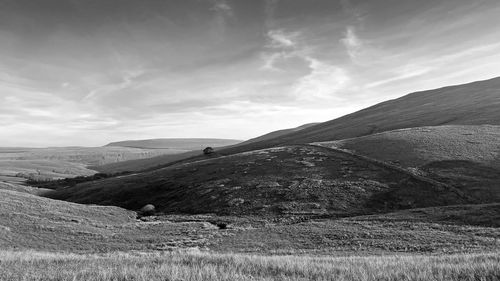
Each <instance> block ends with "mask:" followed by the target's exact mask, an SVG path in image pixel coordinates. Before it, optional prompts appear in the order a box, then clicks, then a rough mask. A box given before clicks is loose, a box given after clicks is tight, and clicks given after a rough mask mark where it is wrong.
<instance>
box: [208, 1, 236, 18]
mask: <svg viewBox="0 0 500 281" xmlns="http://www.w3.org/2000/svg"><path fill="white" fill-rule="evenodd" d="M211 10H212V11H215V12H216V13H217V14H218V15H220V16H223V17H232V16H234V13H233V8H232V7H231V6H229V4H228V3H227V2H226V1H225V0H215V1H214V3H213V6H212V8H211Z"/></svg>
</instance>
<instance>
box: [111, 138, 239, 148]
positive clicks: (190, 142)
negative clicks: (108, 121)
mask: <svg viewBox="0 0 500 281" xmlns="http://www.w3.org/2000/svg"><path fill="white" fill-rule="evenodd" d="M240 142H241V141H240V140H230V139H205V138H181V139H180V138H177V139H174V138H169V139H147V140H127V141H119V142H112V143H109V144H107V145H106V146H107V147H109V146H115V147H133V148H146V149H161V148H163V149H176V150H180V151H190V150H201V149H204V148H205V147H207V146H211V147H221V146H228V145H234V144H237V143H240Z"/></svg>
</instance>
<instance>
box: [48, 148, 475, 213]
mask: <svg viewBox="0 0 500 281" xmlns="http://www.w3.org/2000/svg"><path fill="white" fill-rule="evenodd" d="M49 196H50V197H52V198H57V199H63V200H69V201H73V202H79V203H92V204H103V205H117V206H121V207H125V208H128V209H139V208H141V207H142V206H143V205H145V204H153V205H155V206H156V207H157V209H158V210H160V211H162V212H166V213H172V212H173V213H217V214H234V215H241V214H259V215H276V214H306V215H311V214H313V215H339V216H345V215H352V214H361V213H369V212H378V211H386V210H390V209H400V208H410V207H425V206H438V205H448V204H460V203H464V202H467V198H466V197H463V196H462V195H461V194H459V193H457V192H456V190H452V189H449V188H448V187H447V186H444V185H441V184H439V183H435V182H433V181H428V180H425V179H422V178H418V177H415V176H412V175H411V173H408V172H404V171H401V170H398V169H394V168H391V167H389V166H386V165H381V164H379V163H373V162H369V161H365V160H363V159H360V158H358V157H354V156H351V155H349V154H346V153H342V152H338V151H333V150H330V149H328V148H323V147H315V146H289V147H282V148H273V149H267V150H261V151H252V152H247V153H242V154H237V155H232V156H228V157H221V158H216V159H211V160H204V161H197V162H193V163H188V164H182V165H176V166H172V167H167V168H164V169H159V170H154V171H151V172H143V173H139V174H134V175H129V176H122V177H117V178H110V179H105V180H100V181H95V182H89V183H82V184H79V185H76V186H74V187H70V188H66V189H60V190H57V191H54V192H53V193H52V194H50V195H49Z"/></svg>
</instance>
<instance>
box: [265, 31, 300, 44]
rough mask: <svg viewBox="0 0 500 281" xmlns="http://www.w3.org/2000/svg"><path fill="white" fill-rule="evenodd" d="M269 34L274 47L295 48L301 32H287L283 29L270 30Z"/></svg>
mask: <svg viewBox="0 0 500 281" xmlns="http://www.w3.org/2000/svg"><path fill="white" fill-rule="evenodd" d="M267 36H268V38H269V40H270V45H269V46H270V47H272V48H293V47H295V46H296V45H297V42H296V40H297V38H298V37H299V36H300V32H285V31H284V30H282V29H274V30H269V31H268V32H267Z"/></svg>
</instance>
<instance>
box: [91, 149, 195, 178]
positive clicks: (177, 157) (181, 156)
mask: <svg viewBox="0 0 500 281" xmlns="http://www.w3.org/2000/svg"><path fill="white" fill-rule="evenodd" d="M201 154H202V151H201V150H192V151H188V152H183V153H175V154H165V155H160V156H155V157H151V158H145V159H135V160H128V161H122V162H116V163H109V164H105V165H100V166H90V167H89V169H93V170H96V171H98V172H100V173H106V174H115V173H120V172H139V171H144V170H149V169H154V168H161V167H162V166H164V165H168V164H171V163H174V162H177V161H182V160H187V159H189V158H191V157H195V156H200V155H201Z"/></svg>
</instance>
